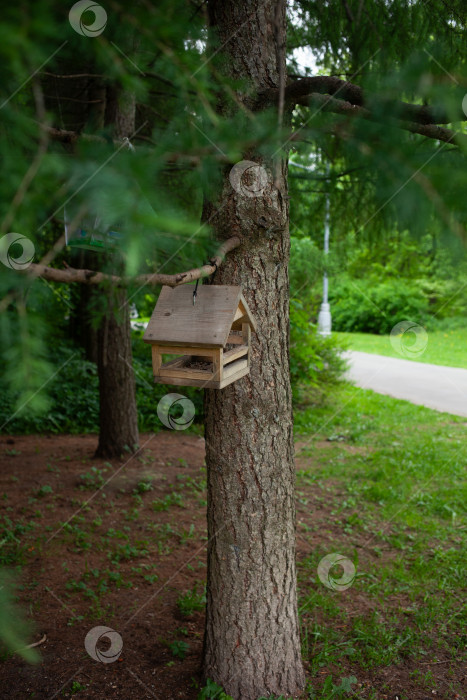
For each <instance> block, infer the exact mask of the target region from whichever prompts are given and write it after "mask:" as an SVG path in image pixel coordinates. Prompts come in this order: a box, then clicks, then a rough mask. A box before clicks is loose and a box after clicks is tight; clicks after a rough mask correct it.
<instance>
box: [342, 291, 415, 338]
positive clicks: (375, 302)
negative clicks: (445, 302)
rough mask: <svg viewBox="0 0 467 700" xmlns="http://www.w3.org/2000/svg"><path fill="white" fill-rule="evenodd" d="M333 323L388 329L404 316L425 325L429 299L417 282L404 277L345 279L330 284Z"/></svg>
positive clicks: (347, 327) (378, 330)
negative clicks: (381, 280) (373, 279)
mask: <svg viewBox="0 0 467 700" xmlns="http://www.w3.org/2000/svg"><path fill="white" fill-rule="evenodd" d="M330 301H331V309H332V319H333V327H334V329H335V330H338V331H346V332H352V331H353V332H360V333H376V334H379V335H384V334H386V333H390V332H391V330H392V329H393V328H394V326H395V325H396V323H399V322H400V321H405V320H411V321H415V322H416V323H420V324H421V325H424V324H425V323H426V322H427V320H428V318H429V299H428V297H427V296H426V295H425V294H424V293H423V291H422V289H421V286H420V284H416V283H413V282H410V281H407V280H398V279H389V280H385V281H383V282H380V283H377V282H375V281H372V280H362V279H358V280H355V281H353V280H350V279H348V278H347V279H344V280H342V281H338V282H336V283H335V284H334V286H333V285H331V292H330Z"/></svg>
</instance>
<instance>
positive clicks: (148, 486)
mask: <svg viewBox="0 0 467 700" xmlns="http://www.w3.org/2000/svg"><path fill="white" fill-rule="evenodd" d="M152 489H153V486H152V483H151V481H150V480H149V479H142V480H141V481H139V482H138V483H137V484H136V487H135V488H134V489H133V493H134V494H139V493H147V492H148V491H152Z"/></svg>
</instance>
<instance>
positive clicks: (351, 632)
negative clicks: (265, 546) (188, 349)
mask: <svg viewBox="0 0 467 700" xmlns="http://www.w3.org/2000/svg"><path fill="white" fill-rule="evenodd" d="M96 442H97V441H96V437H95V436H92V435H86V436H63V435H61V436H50V437H49V436H35V435H34V436H33V435H29V436H21V437H16V436H6V435H4V436H1V437H0V461H1V472H0V498H1V500H0V515H1V520H0V542H1V547H0V559H1V563H2V567H4V568H7V569H9V570H10V571H11V572H12V582H11V584H10V585H11V586H14V588H12V591H13V594H14V598H15V601H16V602H15V603H13V604H12V605H13V609H14V614H15V615H20V616H21V617H22V618H23V621H24V625H25V628H24V634H23V631H21V630H22V627H21V624H23V623H21V624H20V623H18V624H19V627H18V630H20V632H21V634H22V635H23V636H22V637H21V639H22V642H23V643H24V645H27V644H32V643H36V642H39V644H38V645H37V646H36V647H35V649H36V651H37V652H38V660H37V661H36V663H35V664H30V663H27V662H26V661H25V660H23V658H22V657H21V656H20V655H18V654H17V653H11V652H9V651H8V650H6V649H2V654H1V660H0V697H2V698H11V700H13V698H18V699H21V700H26V699H27V698H34V700H38V699H39V698H40V699H42V698H58V699H60V698H62V699H63V698H69V697H74V696H76V697H77V698H81V697H82V698H96V699H100V698H106V699H108V700H111V699H113V698H124V699H125V700H128V699H130V698H139V699H145V698H148V699H150V698H158V699H159V700H168V699H170V698H177V699H178V698H180V700H195V699H196V698H198V697H202V698H210V697H218V695H215V694H209V693H207V692H206V689H205V690H204V691H203V688H205V682H204V681H203V680H202V676H201V662H202V647H203V630H204V609H205V601H206V597H205V583H206V541H207V536H206V533H207V529H206V528H207V526H206V498H207V496H206V472H205V467H204V440H203V438H201V437H199V435H197V434H193V433H191V434H188V433H181V432H177V433H176V432H169V431H166V432H160V433H158V434H156V435H143V436H141V449H140V451H139V452H138V453H137V454H136V455H134V456H132V455H130V454H128V455H127V456H126V457H124V458H123V459H122V460H120V461H117V460H115V461H112V463H110V462H106V461H104V460H99V459H95V458H94V457H93V454H94V452H95V449H96ZM310 447H313V448H314V450H311V449H309V448H310ZM297 450H298V451H297V568H298V585H299V593H300V597H299V615H300V624H301V636H302V655H303V659H304V666H305V669H306V672H307V683H308V685H307V689H306V691H305V692H304V694H303V698H317V699H318V698H346V697H356V698H367V699H370V700H371V699H372V698H373V699H374V700H376V699H379V698H390V699H392V700H396V698H399V699H400V700H402V699H406V700H427V698H433V697H437V698H446V699H447V700H454V699H455V698H464V697H465V695H464V692H465V688H466V687H467V684H466V683H465V681H466V676H465V674H466V671H465V665H463V659H464V657H463V654H464V653H465V636H464V638H463V642H462V635H461V634H459V630H458V626H457V625H458V617H459V611H460V610H461V609H462V594H461V589H460V588H459V590H457V592H456V591H455V586H454V587H453V589H452V590H451V589H449V586H448V585H447V584H446V586H445V590H443V588H442V586H438V588H437V590H436V591H434V592H433V594H428V593H427V591H429V585H428V584H427V580H431V577H432V576H434V577H435V578H436V574H432V573H430V567H433V569H434V571H438V572H439V577H440V578H442V577H443V575H444V574H443V566H444V565H445V564H446V558H445V559H444V560H443V556H442V553H443V552H444V553H446V552H448V553H449V552H452V551H454V552H458V546H457V545H458V541H457V539H456V538H457V534H456V530H455V528H454V529H453V530H452V533H451V535H450V537H451V541H444V542H443V543H442V546H440V547H438V543H437V540H436V534H435V533H428V534H427V538H425V539H424V541H423V547H421V549H420V551H418V549H417V546H418V545H417V541H418V540H417V538H418V533H417V528H416V525H415V524H413V525H412V526H411V525H410V523H408V524H407V523H403V524H402V523H401V522H400V521H399V520H397V519H394V520H393V521H392V522H390V521H389V519H388V518H387V517H384V518H383V516H382V511H381V507H382V506H380V505H379V504H378V499H377V498H374V499H373V501H371V499H370V500H369V499H368V498H367V499H366V500H365V502H364V505H361V504H360V500H361V499H363V496H362V493H363V489H360V491H359V489H358V488H357V487H356V486H358V483H359V482H358V479H357V480H356V481H354V482H353V483H354V484H356V486H355V488H353V490H352V488H351V486H350V485H349V483H346V481H345V479H341V478H339V476H338V473H337V471H335V470H334V476H329V477H328V478H324V477H323V476H322V475H321V476H319V478H317V475H319V473H320V472H319V470H320V469H321V468H322V465H323V461H325V460H328V461H330V463H331V461H332V463H336V464H338V463H339V462H340V463H342V462H344V463H345V462H346V461H347V463H348V466H349V473H351V472H352V468H353V466H352V465H358V464H360V463H361V462H362V461H365V460H367V459H368V460H371V459H372V451H371V448H370V447H365V446H362V447H358V446H356V445H355V444H353V445H352V444H350V443H349V441H348V439H347V437H346V435H345V433H344V434H343V435H334V436H333V435H331V436H328V438H327V439H326V438H325V437H321V438H320V437H319V436H318V437H317V438H314V442H313V443H311V442H310V443H308V442H306V441H304V442H303V443H302V444H300V442H299V443H298V448H297ZM367 490H368V489H367ZM381 498H382V497H381ZM380 500H381V499H380ZM362 502H363V501H362ZM427 543H429V552H428V553H427V546H428V545H427ZM438 551H439V552H441V554H440V555H438ZM332 553H339V554H342V555H343V556H345V557H346V558H347V560H348V561H350V562H352V564H351V565H350V564H348V567H347V568H345V567H343V569H342V570H340V571H337V573H336V577H335V579H332V576H331V577H329V576H328V579H327V582H326V583H323V582H322V581H321V580H320V576H319V573H318V564H319V563H320V561H322V559H323V557H325V556H326V555H328V554H332ZM446 556H447V555H446ZM448 559H449V561H448V562H447V564H446V567H447V569H446V570H448V569H449V570H451V568H453V570H454V569H455V568H456V566H457V564H456V561H455V556H454V555H452V556H451V558H449V557H448ZM422 560H424V561H425V560H426V561H425V563H426V567H427V568H426V571H425V572H424V571H423V570H422V571H419V572H417V570H416V567H417V566H418V567H419V568H420V567H422ZM417 561H418V564H417ZM443 562H444V563H443ZM349 567H350V568H349ZM422 568H423V567H422ZM354 570H355V576H354V578H353V579H352V583H351V585H350V586H348V587H347V586H343V588H345V590H339V589H333V588H332V585H333V584H332V581H333V580H335V581H339V580H343V579H342V576H344V579H345V580H346V581H347V580H348V574H349V571H350V573H351V574H353V572H354ZM409 570H410V571H411V573H410V575H409ZM453 575H455V574H453ZM346 576H347V578H345V577H346ZM445 578H446V577H445ZM424 579H425V581H424ZM443 611H445V612H446V614H445V613H444V612H443ZM447 613H448V614H447ZM443 615H444V617H443ZM449 618H450V619H449ZM18 619H19V618H18ZM98 626H101V627H107V628H110V629H111V630H113V631H115V632H116V633H118V634H117V635H116V636H115V635H114V637H113V638H112V640H111V638H110V637H105V636H102V634H101V633H102V630H101V631H100V632H99V631H98V632H97V633H95V634H94V636H92V635H91V636H90V637H89V633H90V631H91V630H94V628H96V627H98ZM464 634H465V631H464ZM87 635H88V637H87ZM115 638H117V640H118V638H121V645H122V646H121V651H120V653H118V643H117V646H116V647H115V646H111V648H112V649H114V650H115V648H116V649H117V656H116V658H115V659H112V660H110V661H109V659H108V657H106V656H105V654H106V651H108V649H109V644H110V641H112V645H114V643H115ZM86 639H87V640H88V641H87V647H85V640H86ZM89 640H90V641H89ZM90 645H91V646H90ZM91 647H92V648H91ZM90 649H91V652H90ZM91 654H93V655H94V656H95V657H96V658H93V657H92V655H91ZM99 656H100V658H101V659H102V658H103V659H104V662H102V660H99ZM203 692H204V694H203ZM220 697H224V696H220ZM271 697H272V696H271ZM235 700H239V699H235Z"/></svg>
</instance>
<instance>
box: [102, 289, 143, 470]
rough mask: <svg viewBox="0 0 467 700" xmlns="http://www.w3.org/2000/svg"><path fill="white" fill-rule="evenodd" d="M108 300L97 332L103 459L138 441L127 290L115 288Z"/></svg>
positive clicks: (132, 445)
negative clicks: (105, 312)
mask: <svg viewBox="0 0 467 700" xmlns="http://www.w3.org/2000/svg"><path fill="white" fill-rule="evenodd" d="M108 302H109V310H108V313H107V314H106V315H105V316H104V318H103V320H102V323H101V324H100V326H99V329H98V332H97V339H98V358H97V371H98V374H99V398H100V431H99V446H98V448H97V452H96V457H104V458H105V457H107V458H112V457H120V456H121V455H122V453H124V451H125V450H130V451H131V452H134V451H135V450H136V449H137V447H138V442H139V436H138V418H137V412H136V399H135V377H134V372H133V366H132V353H131V334H130V315H129V312H128V304H127V300H126V291H125V290H114V291H113V295H111V296H109V299H108Z"/></svg>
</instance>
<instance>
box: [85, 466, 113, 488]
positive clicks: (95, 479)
mask: <svg viewBox="0 0 467 700" xmlns="http://www.w3.org/2000/svg"><path fill="white" fill-rule="evenodd" d="M106 471H107V469H99V468H98V467H91V469H90V470H89V471H88V472H86V473H85V474H80V477H79V478H80V482H79V484H78V488H80V489H90V490H97V489H100V488H101V486H103V485H104V481H105V479H104V476H103V475H104V473H105V472H106Z"/></svg>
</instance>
